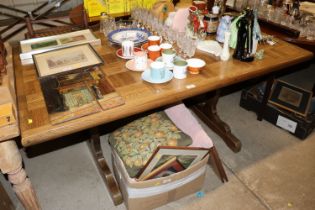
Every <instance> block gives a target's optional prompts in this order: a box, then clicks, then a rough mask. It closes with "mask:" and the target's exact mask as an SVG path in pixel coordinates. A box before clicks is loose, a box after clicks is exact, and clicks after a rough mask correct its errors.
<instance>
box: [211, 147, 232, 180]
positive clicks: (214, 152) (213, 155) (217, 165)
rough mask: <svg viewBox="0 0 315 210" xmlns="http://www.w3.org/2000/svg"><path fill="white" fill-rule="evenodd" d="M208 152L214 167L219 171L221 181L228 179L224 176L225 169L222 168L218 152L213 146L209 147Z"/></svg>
mask: <svg viewBox="0 0 315 210" xmlns="http://www.w3.org/2000/svg"><path fill="white" fill-rule="evenodd" d="M209 153H210V160H211V161H212V164H213V167H215V169H216V170H217V172H218V173H219V176H220V179H221V181H222V182H223V183H224V182H227V181H229V180H228V178H227V176H226V173H225V170H224V168H223V165H222V162H221V160H220V157H219V154H218V152H217V149H216V148H215V146H213V147H212V148H210V150H209Z"/></svg>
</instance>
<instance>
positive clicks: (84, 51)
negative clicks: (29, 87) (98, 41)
mask: <svg viewBox="0 0 315 210" xmlns="http://www.w3.org/2000/svg"><path fill="white" fill-rule="evenodd" d="M33 60H34V64H35V67H36V70H37V74H38V76H39V77H46V76H51V75H55V74H62V73H66V72H70V71H76V70H80V69H83V68H90V67H93V66H97V65H100V64H102V63H103V60H102V59H101V58H100V56H99V55H98V54H97V53H96V52H95V50H94V49H93V47H92V46H91V45H90V44H83V45H76V46H72V47H67V48H62V49H57V50H53V51H49V52H45V53H40V54H35V55H33Z"/></svg>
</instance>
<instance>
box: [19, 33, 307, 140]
mask: <svg viewBox="0 0 315 210" xmlns="http://www.w3.org/2000/svg"><path fill="white" fill-rule="evenodd" d="M96 36H100V38H101V39H102V46H95V49H96V50H97V51H98V52H99V54H100V55H101V57H102V58H103V59H104V61H105V64H104V65H103V66H102V67H101V70H102V71H103V73H104V75H105V78H106V79H108V81H109V82H110V83H111V84H112V86H113V88H114V89H115V90H116V91H117V93H118V94H119V95H120V96H121V97H122V98H123V99H124V100H125V104H124V105H122V106H118V107H115V108H112V109H109V110H105V111H101V112H98V113H95V114H91V115H88V116H85V117H82V118H78V119H75V120H71V121H68V122H65V123H61V124H58V125H52V124H51V123H50V121H49V116H48V113H47V110H46V106H45V102H44V100H43V95H42V92H41V89H40V85H39V82H38V81H37V78H36V73H35V70H34V66H33V65H27V66H22V64H21V61H20V59H19V56H18V55H19V53H20V52H19V49H18V48H15V49H14V65H15V72H16V83H17V86H16V87H17V96H18V100H19V107H18V111H19V114H20V128H21V136H22V144H23V145H24V146H30V145H34V144H38V143H41V142H45V141H48V140H52V139H54V138H57V137H61V136H64V135H67V134H71V133H75V132H77V131H81V130H83V129H88V128H92V127H95V126H98V125H101V124H104V123H107V122H111V121H114V120H117V119H122V118H124V117H127V116H131V115H134V114H137V113H141V112H144V111H147V110H151V109H154V108H157V107H161V106H163V105H168V104H172V103H175V102H178V101H180V100H182V99H186V98H189V97H192V96H196V95H198V94H201V93H205V92H207V91H211V90H215V89H218V88H222V87H225V86H228V85H232V84H236V83H238V82H241V81H244V80H249V79H252V78H255V77H259V76H262V75H266V74H268V73H271V72H275V71H279V70H283V69H285V68H286V67H289V66H292V65H294V64H298V63H300V62H303V61H306V60H309V59H311V58H312V56H313V55H312V53H311V52H309V51H306V50H303V49H301V48H299V47H297V46H294V45H291V44H288V43H286V42H284V41H281V40H277V44H276V45H274V46H268V45H265V46H259V49H264V50H265V54H264V59H263V60H257V61H254V62H252V63H245V62H241V61H238V60H234V59H230V60H229V61H227V62H222V61H220V60H219V59H217V58H214V57H212V56H210V55H209V54H206V53H202V52H199V51H197V52H196V55H195V57H197V58H201V59H203V60H205V62H206V63H207V65H206V66H205V67H204V68H203V70H202V72H201V73H200V74H198V75H191V74H189V75H188V77H187V78H186V79H184V80H176V79H173V80H172V81H170V82H168V83H164V84H150V83H147V82H145V81H143V80H142V79H141V72H133V71H130V70H128V69H127V68H126V67H125V62H126V60H123V59H121V58H118V57H117V56H116V55H115V53H116V51H117V49H118V48H119V46H114V45H111V44H109V43H108V42H107V41H106V40H105V37H104V36H103V35H102V34H97V35H96ZM30 102H36V103H34V106H30ZM30 120H31V121H30ZM30 122H31V123H30Z"/></svg>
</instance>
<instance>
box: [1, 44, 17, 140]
mask: <svg viewBox="0 0 315 210" xmlns="http://www.w3.org/2000/svg"><path fill="white" fill-rule="evenodd" d="M5 48H6V49H7V57H6V59H7V63H8V64H7V66H6V68H7V73H6V74H4V75H2V83H1V85H0V93H1V97H0V104H2V105H3V106H10V107H11V108H12V109H11V110H12V112H10V111H9V112H10V113H7V114H9V115H10V116H12V115H13V116H12V118H14V120H13V121H14V122H13V121H12V120H11V122H10V123H8V125H5V126H1V127H0V142H1V141H5V140H7V139H11V138H14V137H16V136H18V135H19V134H20V132H19V127H18V121H17V119H18V117H17V112H16V109H17V108H16V94H15V84H14V72H13V61H12V48H11V46H9V45H8V44H5ZM0 115H1V114H0Z"/></svg>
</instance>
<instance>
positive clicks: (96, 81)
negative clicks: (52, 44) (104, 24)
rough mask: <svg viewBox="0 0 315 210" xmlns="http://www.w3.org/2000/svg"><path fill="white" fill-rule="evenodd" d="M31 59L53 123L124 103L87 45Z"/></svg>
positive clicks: (53, 51)
mask: <svg viewBox="0 0 315 210" xmlns="http://www.w3.org/2000/svg"><path fill="white" fill-rule="evenodd" d="M33 60H34V64H35V67H36V70H37V75H38V78H39V81H40V84H41V88H42V91H43V95H44V98H45V102H46V106H47V111H48V113H49V117H50V121H51V123H52V124H58V123H62V122H65V121H69V120H72V119H76V118H79V117H82V116H85V115H89V114H92V113H96V112H99V111H101V110H102V109H103V110H106V109H109V108H113V107H115V106H119V105H122V104H124V100H123V99H122V98H121V97H120V96H119V95H118V93H116V92H115V90H114V88H113V87H112V86H111V85H110V83H109V82H108V81H107V79H106V78H105V77H104V75H103V73H102V71H101V70H100V69H99V68H98V66H99V65H101V64H103V61H102V59H101V58H100V56H99V55H98V54H97V53H96V52H95V50H94V49H93V47H92V46H91V45H90V44H83V45H76V46H72V47H67V48H62V49H57V50H52V51H48V52H44V53H39V54H34V55H33Z"/></svg>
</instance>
